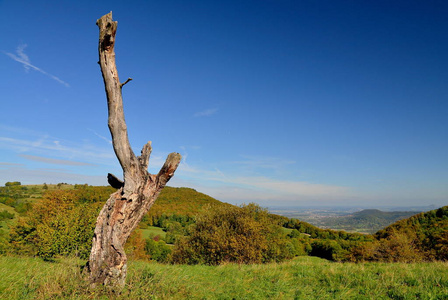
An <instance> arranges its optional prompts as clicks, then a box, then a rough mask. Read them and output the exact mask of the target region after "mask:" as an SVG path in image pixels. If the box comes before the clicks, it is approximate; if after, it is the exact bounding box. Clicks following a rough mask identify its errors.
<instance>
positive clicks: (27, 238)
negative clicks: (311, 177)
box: [0, 182, 448, 265]
mask: <svg viewBox="0 0 448 300" xmlns="http://www.w3.org/2000/svg"><path fill="white" fill-rule="evenodd" d="M113 191H114V189H113V188H111V187H104V186H89V185H68V184H64V183H60V184H57V185H47V184H43V185H35V186H22V185H21V184H20V183H18V182H9V183H7V184H6V185H5V186H4V187H0V205H1V206H0V226H1V227H0V253H1V254H3V255H25V256H30V257H40V258H42V259H44V260H48V261H51V260H54V259H56V258H58V257H73V256H74V257H79V258H80V259H87V258H88V255H89V252H90V249H91V241H92V235H93V229H94V226H95V222H96V218H97V216H98V212H99V210H100V209H101V207H102V206H103V204H104V199H107V197H108V196H109V194H110V193H112V192H113ZM125 249H126V252H127V253H128V256H129V257H130V259H134V260H143V261H151V260H152V261H158V262H162V263H170V264H205V265H220V264H225V263H238V264H241V263H243V264H252V263H257V264H259V263H269V262H282V261H287V260H290V259H293V258H295V257H298V256H316V257H320V258H324V259H327V260H330V261H337V262H364V261H369V262H407V263H408V262H429V261H446V260H447V259H448V206H445V207H442V208H439V209H437V210H433V211H429V212H426V213H420V214H417V215H415V216H413V217H411V218H408V219H404V220H401V221H398V222H396V223H394V224H392V225H391V226H388V227H386V228H384V229H382V230H380V231H378V232H377V233H375V234H373V235H368V234H360V233H348V232H345V231H335V230H329V229H320V228H318V227H316V226H313V225H311V224H309V223H306V222H302V221H300V220H298V219H292V218H286V217H283V216H279V215H275V214H271V213H269V212H268V211H267V210H266V209H264V208H262V207H260V206H258V205H256V204H253V203H249V204H246V205H242V206H233V205H230V204H227V203H223V202H220V201H218V200H216V199H213V198H212V197H210V196H207V195H205V194H202V193H200V192H197V191H195V190H193V189H190V188H172V187H166V188H165V189H164V190H163V192H162V193H161V195H160V197H159V199H158V200H157V202H156V203H155V204H154V206H153V207H152V209H151V210H150V211H149V213H148V214H147V215H146V216H144V218H143V220H142V221H141V223H140V225H139V228H138V229H137V230H136V231H135V232H134V233H133V234H132V235H131V237H130V238H129V240H128V242H127V244H126V247H125Z"/></svg>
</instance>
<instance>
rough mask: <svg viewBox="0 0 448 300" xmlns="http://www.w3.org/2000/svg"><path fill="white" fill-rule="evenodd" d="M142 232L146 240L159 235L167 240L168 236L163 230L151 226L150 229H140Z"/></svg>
mask: <svg viewBox="0 0 448 300" xmlns="http://www.w3.org/2000/svg"><path fill="white" fill-rule="evenodd" d="M140 231H141V232H142V236H143V238H145V239H149V238H150V237H151V236H156V235H159V236H160V237H161V238H165V236H166V232H165V231H163V229H162V228H160V227H155V226H149V227H148V228H145V229H140Z"/></svg>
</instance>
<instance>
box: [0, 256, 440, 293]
mask: <svg viewBox="0 0 448 300" xmlns="http://www.w3.org/2000/svg"><path fill="white" fill-rule="evenodd" d="M83 264H84V262H82V261H79V260H77V259H60V260H57V261H56V262H51V263H50V262H44V261H42V260H41V259H37V258H15V257H0V274H1V276H2V278H1V280H0V299H448V263H441V262H439V263H419V264H401V263H400V264H385V263H365V264H351V263H344V264H341V263H332V262H328V261H326V260H322V259H319V258H315V257H300V258H298V259H295V260H293V261H290V262H285V263H278V264H265V265H236V264H227V265H221V266H216V267H210V266H198V265H196V266H188V265H163V264H158V263H146V262H138V261H137V262H130V264H129V273H128V278H127V285H126V288H125V289H124V290H123V292H122V293H121V294H119V295H114V294H108V293H103V292H101V291H100V290H97V291H89V290H88V289H87V287H86V284H85V282H84V281H83V280H82V275H81V266H82V265H83Z"/></svg>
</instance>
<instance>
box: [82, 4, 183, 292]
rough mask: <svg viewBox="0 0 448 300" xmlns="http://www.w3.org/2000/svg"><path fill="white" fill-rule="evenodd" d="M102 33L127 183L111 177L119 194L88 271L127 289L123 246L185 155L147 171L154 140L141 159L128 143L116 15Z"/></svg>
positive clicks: (114, 129) (99, 226) (100, 222)
mask: <svg viewBox="0 0 448 300" xmlns="http://www.w3.org/2000/svg"><path fill="white" fill-rule="evenodd" d="M97 25H98V27H99V30H100V37H99V45H98V51H99V64H100V66H101V72H102V74H103V79H104V85H105V89H106V95H107V104H108V111H109V119H108V124H109V129H110V133H111V135H112V144H113V148H114V151H115V154H116V156H117V158H118V160H119V162H120V165H121V167H122V169H123V178H124V181H123V182H122V181H120V180H118V179H117V178H116V177H115V176H113V175H112V174H109V175H108V179H109V182H110V183H111V185H113V186H114V187H115V188H118V190H117V191H116V192H115V193H113V194H111V195H110V198H109V199H108V200H107V202H106V204H105V205H104V207H103V208H102V210H101V212H100V214H99V216H98V219H97V221H96V227H95V233H94V236H93V241H92V250H91V253H90V258H89V262H88V264H87V271H88V273H89V274H88V276H89V281H90V283H91V285H92V286H96V285H99V284H101V285H105V286H108V287H112V288H114V289H115V288H117V289H119V288H121V287H123V286H124V283H125V279H126V271H127V258H126V254H125V252H124V248H123V247H124V244H125V243H126V240H127V239H128V237H129V235H130V234H131V232H132V231H133V230H134V229H135V228H136V227H137V225H138V224H139V222H140V221H141V219H142V217H143V216H144V215H145V214H146V213H147V212H148V210H149V209H150V207H151V206H152V205H153V203H154V202H155V200H156V198H157V196H158V195H159V193H160V192H161V190H162V189H163V188H164V187H165V185H166V183H167V182H168V180H170V178H171V177H172V176H173V175H174V171H175V170H176V169H177V166H178V165H179V162H180V160H181V156H180V154H179V153H171V154H169V155H168V157H167V159H166V161H165V164H164V165H163V167H162V168H161V169H160V171H159V173H158V174H157V175H155V174H150V173H149V172H148V170H147V169H148V162H149V157H150V154H151V150H152V148H151V142H148V143H147V144H146V145H144V146H143V149H142V151H141V155H140V156H138V157H137V156H136V155H135V154H134V152H133V151H132V149H131V145H130V144H129V139H128V133H127V128H126V122H125V120H124V113H123V99H122V93H121V89H122V88H123V86H124V85H125V84H126V83H127V82H129V80H131V79H128V80H126V81H125V82H124V83H120V81H119V79H118V72H117V67H116V64H115V51H114V45H115V34H116V31H117V22H116V21H112V12H110V13H109V14H107V15H105V16H103V17H101V18H100V19H98V21H97Z"/></svg>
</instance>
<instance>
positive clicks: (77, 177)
mask: <svg viewBox="0 0 448 300" xmlns="http://www.w3.org/2000/svg"><path fill="white" fill-rule="evenodd" d="M16 180H17V181H20V182H21V183H22V184H41V183H44V182H46V183H59V182H66V183H70V184H76V183H88V184H91V185H107V177H106V175H85V174H77V173H73V172H71V171H68V170H58V169H29V168H26V167H10V168H8V169H6V170H1V169H0V184H3V183H4V182H7V181H16Z"/></svg>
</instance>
